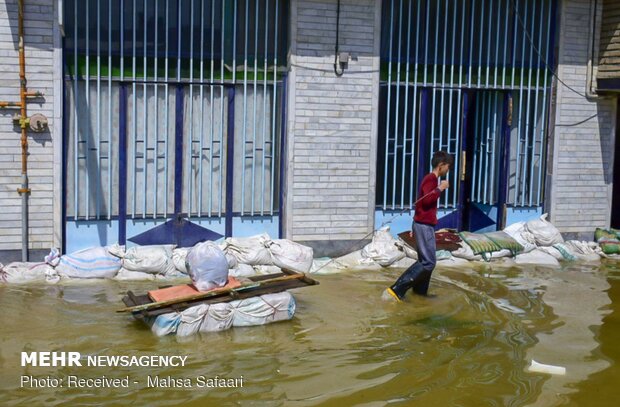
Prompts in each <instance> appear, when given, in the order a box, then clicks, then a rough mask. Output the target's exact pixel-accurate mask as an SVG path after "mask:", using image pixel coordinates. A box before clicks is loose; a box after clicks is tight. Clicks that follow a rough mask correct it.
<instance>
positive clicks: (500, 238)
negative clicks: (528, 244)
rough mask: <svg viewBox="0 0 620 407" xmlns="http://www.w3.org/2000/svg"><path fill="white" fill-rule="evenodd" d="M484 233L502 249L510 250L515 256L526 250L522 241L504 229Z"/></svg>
mask: <svg viewBox="0 0 620 407" xmlns="http://www.w3.org/2000/svg"><path fill="white" fill-rule="evenodd" d="M484 235H485V236H486V237H488V238H489V239H491V240H492V241H493V242H494V243H495V244H496V245H498V246H499V247H501V248H502V249H508V250H510V251H511V252H512V254H513V256H514V255H516V254H517V253H519V252H522V251H523V250H524V249H523V246H522V245H521V243H519V242H517V241H516V240H515V239H514V238H513V237H512V236H510V235H509V234H508V233H506V232H504V231H502V230H499V231H497V232H490V233H485V234H484Z"/></svg>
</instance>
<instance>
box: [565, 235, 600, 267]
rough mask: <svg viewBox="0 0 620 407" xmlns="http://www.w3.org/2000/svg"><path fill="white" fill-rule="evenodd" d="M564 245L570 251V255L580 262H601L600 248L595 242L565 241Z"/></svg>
mask: <svg viewBox="0 0 620 407" xmlns="http://www.w3.org/2000/svg"><path fill="white" fill-rule="evenodd" d="M564 244H565V245H566V246H567V247H568V248H570V249H571V250H572V253H573V254H574V255H575V257H577V258H578V259H579V260H581V261H585V262H597V261H600V260H601V253H602V251H601V248H600V247H599V245H598V244H597V243H596V242H586V241H579V240H567V241H566V242H564Z"/></svg>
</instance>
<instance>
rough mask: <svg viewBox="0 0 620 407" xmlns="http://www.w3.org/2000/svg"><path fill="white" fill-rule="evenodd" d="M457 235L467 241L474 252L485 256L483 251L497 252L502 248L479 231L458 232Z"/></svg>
mask: <svg viewBox="0 0 620 407" xmlns="http://www.w3.org/2000/svg"><path fill="white" fill-rule="evenodd" d="M459 236H461V239H463V241H464V242H465V243H467V244H468V245H469V246H470V247H471V250H472V251H473V252H474V254H480V255H482V256H483V257H485V258H486V256H485V253H491V252H498V251H500V250H502V248H501V247H500V246H499V245H498V244H497V243H495V242H494V241H492V240H491V239H489V238H488V237H486V236H485V235H483V234H480V233H471V232H460V233H459Z"/></svg>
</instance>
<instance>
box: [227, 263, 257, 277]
mask: <svg viewBox="0 0 620 407" xmlns="http://www.w3.org/2000/svg"><path fill="white" fill-rule="evenodd" d="M256 274H257V273H256V270H254V267H252V266H250V265H249V264H239V265H237V268H234V269H228V275H230V276H233V277H248V276H255V275H256Z"/></svg>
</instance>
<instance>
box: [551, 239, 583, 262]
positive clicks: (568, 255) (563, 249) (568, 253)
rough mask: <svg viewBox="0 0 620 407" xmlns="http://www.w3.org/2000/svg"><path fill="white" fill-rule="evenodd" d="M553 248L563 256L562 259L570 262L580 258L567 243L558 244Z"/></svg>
mask: <svg viewBox="0 0 620 407" xmlns="http://www.w3.org/2000/svg"><path fill="white" fill-rule="evenodd" d="M553 248H554V249H556V250H557V251H558V252H559V253H560V254H561V255H562V259H564V260H568V261H575V260H578V257H577V256H576V255H575V253H574V252H573V249H572V248H571V247H569V246H568V245H566V243H556V244H554V245H553Z"/></svg>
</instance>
